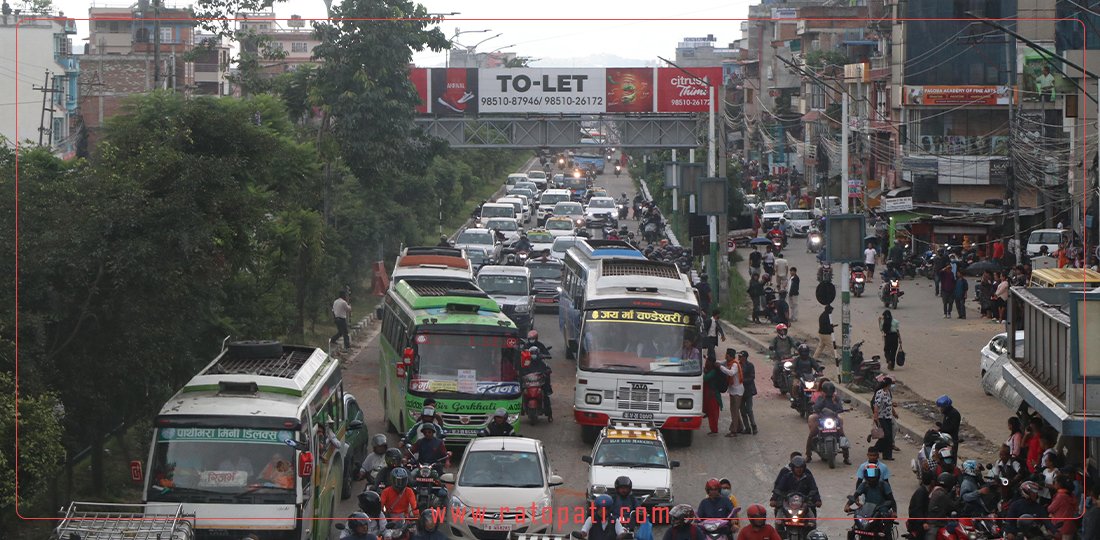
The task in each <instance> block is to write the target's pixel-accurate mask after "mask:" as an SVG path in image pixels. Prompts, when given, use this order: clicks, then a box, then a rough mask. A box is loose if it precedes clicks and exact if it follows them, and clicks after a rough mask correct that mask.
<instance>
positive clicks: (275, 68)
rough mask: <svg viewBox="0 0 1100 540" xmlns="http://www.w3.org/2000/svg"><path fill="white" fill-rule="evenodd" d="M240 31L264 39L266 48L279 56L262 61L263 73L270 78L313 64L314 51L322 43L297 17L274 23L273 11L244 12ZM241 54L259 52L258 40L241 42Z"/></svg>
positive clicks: (315, 61) (293, 16)
mask: <svg viewBox="0 0 1100 540" xmlns="http://www.w3.org/2000/svg"><path fill="white" fill-rule="evenodd" d="M240 17H241V18H243V19H247V20H242V21H240V25H239V29H240V30H241V31H243V32H245V33H248V34H251V35H253V36H256V37H262V38H265V41H266V45H265V46H266V47H268V48H270V49H272V50H273V51H279V52H281V53H282V58H271V59H262V60H261V65H262V66H263V71H264V73H266V74H269V75H278V74H280V73H286V72H288V71H294V70H295V69H297V68H298V67H299V66H301V65H303V64H316V63H317V62H318V60H316V59H314V58H313V49H314V48H315V47H317V46H318V45H320V44H321V41H320V40H319V39H317V38H316V37H314V36H313V29H312V28H307V27H306V24H305V21H304V20H303V19H302V18H301V17H300V16H298V15H292V16H291V17H290V20H276V19H275V12H273V11H269V12H256V13H244V14H241V15H240ZM241 49H242V50H243V51H247V52H252V53H256V52H259V47H258V45H257V41H250V39H248V38H246V39H245V40H244V41H243V42H242V43H241Z"/></svg>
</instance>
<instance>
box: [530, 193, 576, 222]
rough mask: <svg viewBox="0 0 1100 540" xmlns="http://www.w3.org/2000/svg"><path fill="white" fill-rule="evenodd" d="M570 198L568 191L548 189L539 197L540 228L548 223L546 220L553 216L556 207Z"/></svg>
mask: <svg viewBox="0 0 1100 540" xmlns="http://www.w3.org/2000/svg"><path fill="white" fill-rule="evenodd" d="M569 198H570V194H569V190H568V189H548V190H546V191H543V192H542V195H540V196H539V204H538V221H539V223H538V224H539V226H542V225H543V224H544V223H546V218H548V217H550V216H551V215H553V210H554V205H555V204H558V203H560V202H563V201H568V200H569Z"/></svg>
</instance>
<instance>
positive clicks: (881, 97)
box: [875, 82, 890, 122]
mask: <svg viewBox="0 0 1100 540" xmlns="http://www.w3.org/2000/svg"><path fill="white" fill-rule="evenodd" d="M888 95H889V90H887V89H886V83H885V82H877V83H875V120H880V121H883V122H885V121H886V120H888V119H889V118H890V117H889V116H888V115H887V113H888V112H889V111H888V103H889V102H888V101H887V99H886V98H887V96H888Z"/></svg>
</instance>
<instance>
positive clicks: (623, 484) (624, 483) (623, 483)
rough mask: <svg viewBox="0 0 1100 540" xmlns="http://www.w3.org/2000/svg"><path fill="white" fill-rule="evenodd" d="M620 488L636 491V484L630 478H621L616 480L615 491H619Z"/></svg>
mask: <svg viewBox="0 0 1100 540" xmlns="http://www.w3.org/2000/svg"><path fill="white" fill-rule="evenodd" d="M619 488H627V489H634V482H632V481H631V480H630V477H627V476H620V477H618V478H616V479H615V490H616V491H618V490H619Z"/></svg>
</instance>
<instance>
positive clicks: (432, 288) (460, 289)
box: [406, 279, 489, 298]
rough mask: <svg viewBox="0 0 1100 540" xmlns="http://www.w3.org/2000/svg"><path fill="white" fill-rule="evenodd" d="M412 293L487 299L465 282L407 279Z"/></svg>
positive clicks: (477, 289)
mask: <svg viewBox="0 0 1100 540" xmlns="http://www.w3.org/2000/svg"><path fill="white" fill-rule="evenodd" d="M406 283H408V284H409V287H410V288H412V290H413V292H415V293H416V294H418V295H420V296H467V297H471V298H488V297H489V295H487V294H485V292H484V291H482V290H481V289H479V288H477V286H476V285H474V284H473V283H469V282H466V281H431V280H421V279H409V280H407V281H406Z"/></svg>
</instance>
